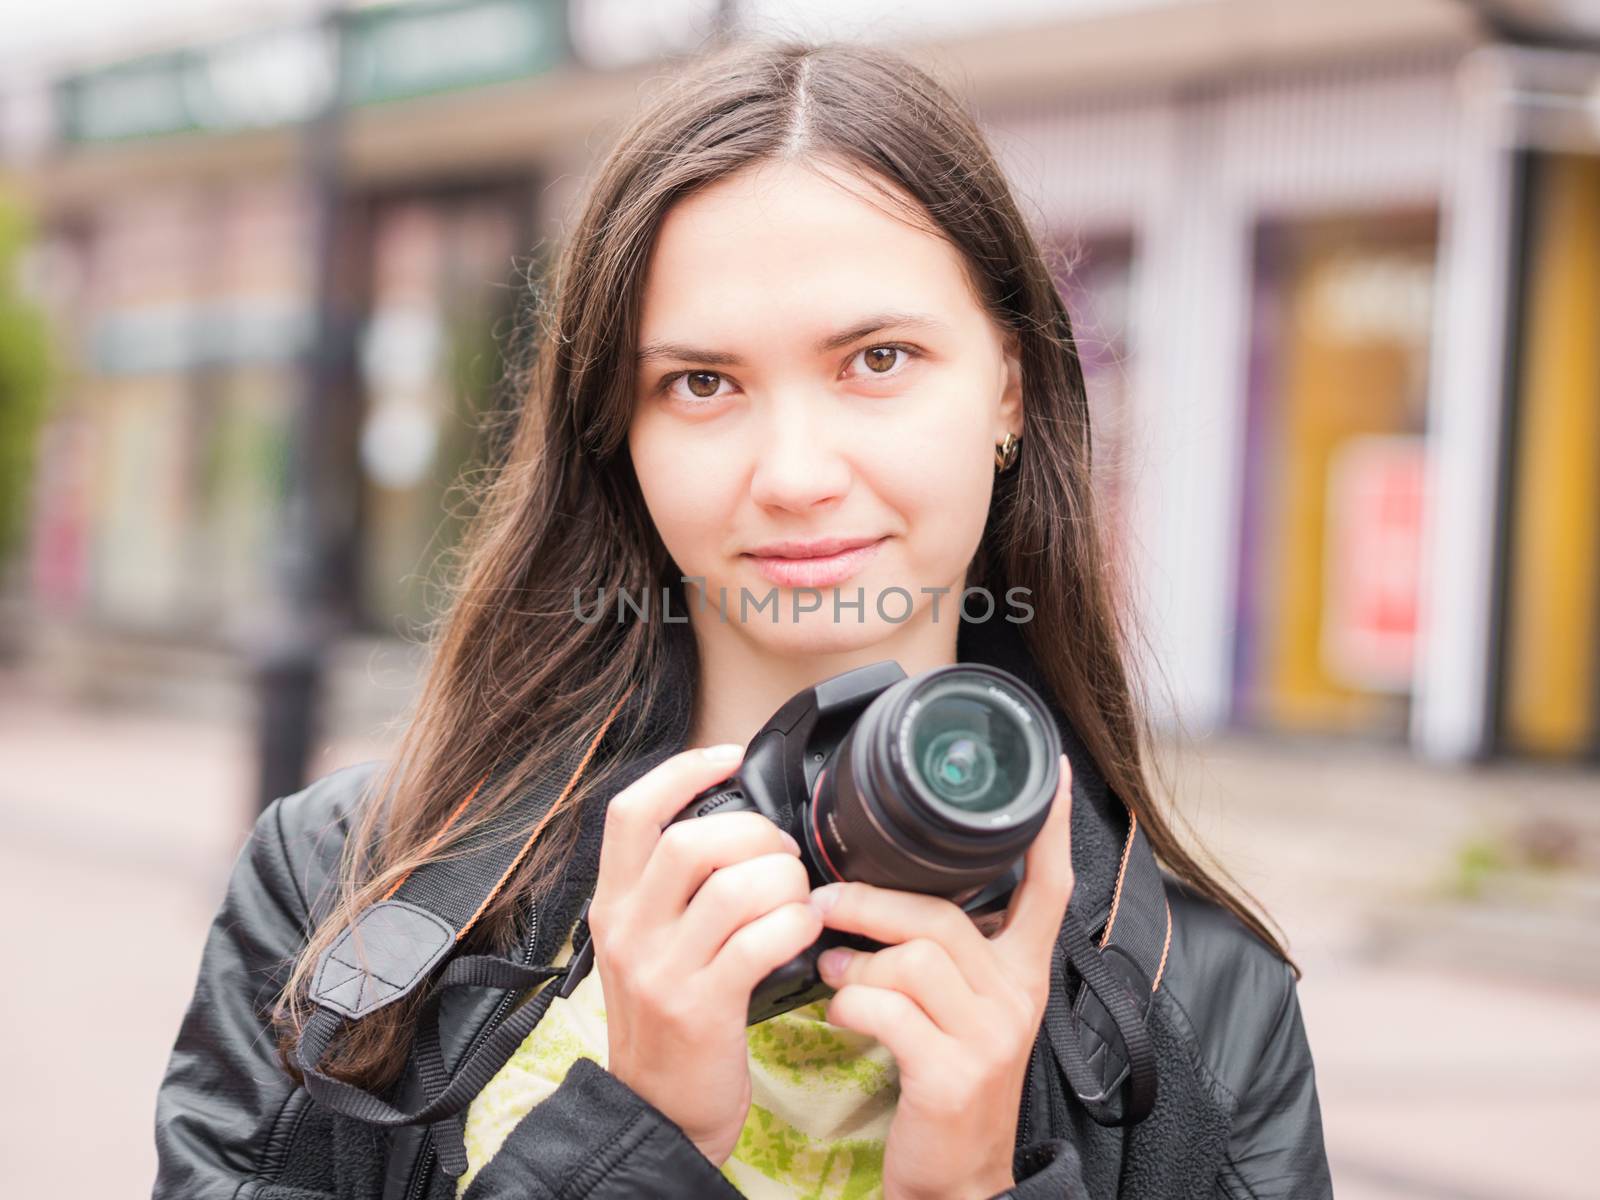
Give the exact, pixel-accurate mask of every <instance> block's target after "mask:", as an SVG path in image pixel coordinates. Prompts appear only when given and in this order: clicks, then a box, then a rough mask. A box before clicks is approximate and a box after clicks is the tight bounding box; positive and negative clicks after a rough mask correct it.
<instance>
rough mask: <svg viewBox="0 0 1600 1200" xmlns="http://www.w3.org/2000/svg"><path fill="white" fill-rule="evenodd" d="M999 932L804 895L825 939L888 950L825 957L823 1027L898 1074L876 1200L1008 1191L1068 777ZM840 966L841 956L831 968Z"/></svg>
mask: <svg viewBox="0 0 1600 1200" xmlns="http://www.w3.org/2000/svg"><path fill="white" fill-rule="evenodd" d="M1024 864H1025V865H1024V877H1023V881H1022V883H1021V884H1020V885H1018V887H1017V890H1016V893H1015V894H1014V895H1013V897H1012V900H1011V904H1010V907H1009V909H1008V911H1007V913H1006V918H1005V924H1004V925H1003V926H1002V927H1001V929H1000V931H999V932H998V933H996V934H995V935H994V937H992V938H986V937H984V935H983V934H982V933H981V932H980V931H979V930H978V927H977V926H976V925H975V924H973V921H972V918H971V917H970V916H968V915H967V914H966V913H965V912H963V911H962V910H961V908H960V907H958V906H957V905H956V904H954V903H952V902H951V901H949V900H946V899H943V898H941V897H937V896H924V895H918V894H916V893H913V892H903V891H898V890H895V889H892V888H880V887H874V886H873V885H871V884H867V883H835V884H829V885H828V886H827V887H822V888H818V889H817V890H816V891H815V892H813V893H812V901H811V902H812V904H813V905H814V906H815V907H817V908H818V909H819V910H821V911H822V920H823V924H824V925H826V926H827V927H828V928H831V929H840V930H846V931H848V932H850V933H858V934H862V935H864V936H866V937H868V938H872V939H873V940H875V941H879V942H883V943H885V948H884V949H882V950H878V951H875V952H873V953H864V952H862V951H855V950H846V949H833V950H829V951H827V952H825V953H824V954H823V956H822V962H821V963H820V966H821V969H822V977H823V981H824V982H826V983H828V984H829V985H830V986H832V987H834V988H835V989H837V990H836V992H835V994H834V996H833V999H832V1000H831V1001H829V1003H828V1010H827V1019H828V1020H829V1021H830V1022H831V1023H833V1024H835V1025H840V1026H843V1027H845V1028H847V1029H854V1030H856V1031H857V1032H859V1033H864V1034H866V1035H868V1036H870V1037H874V1038H876V1039H877V1040H878V1041H880V1042H882V1043H883V1044H884V1045H885V1046H887V1047H888V1048H889V1051H890V1053H892V1054H893V1055H894V1057H895V1061H896V1063H897V1064H898V1065H899V1068H900V1098H899V1101H898V1103H897V1105H896V1108H895V1115H894V1120H893V1122H892V1123H891V1125H890V1127H889V1140H888V1144H887V1146H885V1148H884V1159H883V1182H884V1196H885V1200H925V1198H928V1200H931V1198H934V1197H937V1198H938V1200H968V1198H971V1200H983V1198H987V1197H990V1196H994V1195H995V1194H996V1193H998V1192H1002V1191H1004V1190H1005V1189H1006V1188H1008V1187H1011V1186H1013V1184H1014V1180H1013V1178H1012V1156H1013V1152H1014V1148H1015V1145H1016V1134H1017V1117H1018V1110H1019V1107H1020V1104H1021V1099H1022V1085H1023V1082H1024V1080H1025V1079H1026V1078H1027V1071H1028V1060H1029V1057H1030V1056H1031V1054H1032V1051H1033V1043H1034V1038H1035V1036H1036V1034H1037V1033H1038V1030H1039V1025H1040V1022H1041V1021H1042V1020H1043V1017H1044V1006H1045V1001H1046V1000H1047V999H1048V997H1049V994H1050V963H1051V953H1052V947H1053V945H1054V942H1055V939H1056V935H1057V933H1058V932H1059V931H1060V928H1061V920H1062V917H1063V915H1064V914H1065V913H1066V910H1067V902H1068V900H1069V899H1070V898H1071V896H1072V885H1073V872H1072V773H1071V767H1070V765H1069V763H1068V761H1067V757H1066V755H1062V756H1061V784H1060V787H1059V788H1058V789H1057V791H1056V795H1055V798H1054V799H1053V801H1052V803H1051V806H1050V815H1049V816H1048V817H1047V818H1046V820H1045V823H1044V827H1043V828H1042V829H1040V831H1039V835H1038V837H1036V838H1035V839H1034V841H1033V844H1032V845H1031V846H1029V848H1028V851H1027V855H1026V857H1025V858H1024ZM835 956H837V957H835Z"/></svg>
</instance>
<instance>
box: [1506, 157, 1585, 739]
mask: <svg viewBox="0 0 1600 1200" xmlns="http://www.w3.org/2000/svg"><path fill="white" fill-rule="evenodd" d="M1535 179H1536V186H1535V189H1534V191H1533V194H1532V203H1533V206H1534V207H1533V210H1532V213H1531V216H1532V228H1531V238H1530V243H1531V244H1530V249H1529V255H1530V256H1529V261H1528V286H1527V290H1526V295H1527V310H1526V314H1525V322H1524V330H1525V332H1524V335H1523V356H1522V378H1521V380H1520V387H1519V390H1518V395H1517V398H1516V403H1517V416H1516V428H1517V442H1516V456H1515V463H1516V474H1515V476H1514V485H1513V508H1512V517H1511V520H1512V525H1511V546H1510V571H1511V577H1510V580H1509V588H1508V595H1509V600H1510V603H1509V607H1508V612H1507V621H1508V627H1507V631H1506V632H1507V661H1506V682H1505V687H1506V694H1505V713H1504V717H1505V723H1504V731H1505V735H1506V738H1507V740H1508V741H1509V742H1510V743H1511V744H1512V745H1513V746H1514V747H1515V748H1517V749H1522V750H1529V751H1534V752H1539V753H1550V754H1567V753H1577V752H1579V751H1582V750H1583V749H1584V748H1585V747H1586V746H1587V744H1588V743H1589V742H1590V741H1591V739H1592V738H1593V737H1594V735H1595V731H1596V714H1595V691H1596V679H1595V674H1596V670H1597V667H1600V655H1597V637H1600V159H1597V158H1579V157H1573V156H1558V157H1552V158H1549V159H1546V160H1544V161H1542V162H1541V163H1540V164H1539V169H1538V171H1537V173H1536V175H1535Z"/></svg>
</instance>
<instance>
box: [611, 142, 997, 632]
mask: <svg viewBox="0 0 1600 1200" xmlns="http://www.w3.org/2000/svg"><path fill="white" fill-rule="evenodd" d="M819 172H820V174H819ZM823 175H826V178H824V177H823ZM885 186H886V185H883V184H881V183H878V182H876V181H872V182H869V181H867V180H864V179H863V178H862V177H861V176H859V175H857V174H855V173H853V172H850V171H848V170H845V169H843V168H840V167H837V166H834V165H832V164H820V163H812V164H810V165H800V164H797V163H792V162H770V163H761V164H757V165H756V166H753V167H750V168H746V169H745V170H743V171H741V172H739V173H737V174H735V175H732V176H730V177H728V178H727V179H724V180H721V181H719V182H718V183H716V184H715V185H713V186H711V187H708V188H706V189H704V190H702V191H700V192H697V193H695V194H693V195H691V196H689V197H688V198H686V199H684V200H682V201H680V202H679V203H678V204H676V205H675V206H674V207H673V208H672V209H671V210H670V211H669V212H668V214H667V216H666V218H665V220H664V222H663V224H662V227H661V229H660V231H659V235H658V237H657V239H656V243H655V246H654V249H653V252H652V254H651V258H650V261H649V264H648V268H647V274H646V278H645V286H644V296H643V312H642V316H641V328H640V339H639V352H638V363H637V383H636V387H635V409H634V417H633V422H632V426H631V428H630V431H629V448H630V451H631V454H632V458H633V465H634V469H635V471H636V473H637V475H638V479H639V484H640V487H641V489H642V491H643V494H644V499H645V502H646V504H647V505H648V507H649V510H650V514H651V516H652V518H653V519H654V521H655V524H656V528H657V529H658V531H659V532H660V535H661V539H662V541H663V542H664V543H665V545H666V548H667V550H668V552H669V553H670V554H671V555H672V558H673V560H674V562H675V563H676V564H677V566H678V568H679V569H680V571H681V572H682V573H683V574H684V575H685V576H690V577H700V578H703V579H704V581H705V584H704V586H705V593H704V595H705V598H706V601H707V604H708V607H707V608H706V609H704V610H702V612H700V613H697V614H695V615H694V618H693V619H694V621H695V624H696V626H697V627H699V626H701V622H702V621H703V620H705V619H708V618H707V616H706V614H709V619H710V620H718V617H717V611H718V609H719V607H720V608H721V610H722V611H724V612H725V613H726V614H727V623H728V625H729V627H730V628H733V629H736V630H739V631H741V632H742V634H743V635H744V636H746V637H748V638H751V639H754V640H755V641H757V642H758V643H760V644H762V645H763V646H764V647H766V648H768V649H770V650H773V651H779V652H784V653H789V654H795V653H806V652H834V651H848V650H850V649H853V648H856V647H861V646H868V645H871V644H872V643H874V642H877V641H880V640H882V639H883V638H884V637H885V636H887V635H889V634H890V633H892V632H893V631H895V630H896V629H899V628H904V626H905V625H906V623H907V622H908V621H920V620H928V619H931V618H932V617H933V616H934V615H935V614H934V608H933V606H934V603H935V600H936V599H937V614H936V615H937V620H938V621H939V622H948V623H949V628H950V629H951V630H952V633H951V637H952V638H953V637H954V633H953V630H954V628H955V625H956V622H957V620H958V614H957V611H956V608H955V605H956V602H957V600H958V599H959V596H960V591H961V588H962V586H963V584H964V581H965V576H966V570H967V567H968V564H969V563H970V562H971V560H972V557H973V554H974V553H975V552H976V550H977V546H978V541H979V538H980V536H981V534H982V532H983V526H984V520H985V517H986V514H987V512H988V508H989V498H990V492H991V490H992V487H993V483H994V447H995V443H996V442H998V441H999V440H1000V439H1001V438H1002V437H1003V436H1004V435H1005V433H1006V432H1007V431H1010V432H1013V433H1016V434H1018V435H1019V436H1020V434H1021V430H1022V425H1021V410H1020V404H1021V379H1020V369H1019V367H1018V364H1017V361H1016V358H1015V356H1014V353H1013V351H1012V349H1011V344H1010V343H1008V342H1007V340H1006V339H1005V338H1004V337H1003V335H1002V331H1001V330H1000V328H999V327H998V326H997V325H996V323H995V322H994V321H993V320H992V319H991V318H990V316H989V315H988V314H987V312H986V311H985V310H984V309H983V307H982V306H981V304H980V302H979V300H978V297H977V296H976V295H975V294H974V292H973V290H972V286H971V284H970V282H969V280H968V278H967V275H966V272H965V270H964V269H963V266H962V260H961V257H960V255H959V252H958V251H957V250H956V249H955V248H954V247H953V246H951V245H950V244H949V243H948V242H946V241H944V240H943V239H942V238H940V237H938V236H936V235H935V234H934V233H932V232H930V228H929V225H928V222H927V218H926V217H925V216H924V215H922V214H921V213H920V212H918V211H917V210H916V209H915V207H914V202H913V201H911V200H910V199H909V198H908V197H903V196H901V195H900V194H899V193H898V192H894V193H890V192H886V191H884V190H883V189H884V187H885ZM907 206H911V207H907ZM885 208H889V209H891V210H892V212H894V213H896V214H898V215H891V212H886V211H885ZM830 540H832V541H842V542H844V543H845V544H846V545H847V546H858V547H862V548H858V549H855V550H848V549H847V550H846V551H844V552H843V553H830V550H832V549H833V548H832V547H830V546H829V545H827V544H826V543H827V542H828V541H830ZM808 558H809V559H810V560H811V561H809V562H808V561H807V559H808ZM805 588H814V589H818V590H819V591H820V595H818V594H814V593H806V592H803V591H799V592H797V590H796V589H805ZM940 588H947V589H950V590H949V592H948V593H946V594H943V595H938V596H936V594H935V590H936V589H940ZM892 589H902V590H903V593H904V594H901V593H897V592H894V591H892ZM835 590H837V596H838V600H839V603H838V604H837V605H835V603H834V597H835ZM689 598H690V602H691V605H692V606H693V605H694V604H695V596H694V594H693V592H692V591H691V592H690V593H689ZM719 598H720V600H719ZM858 598H859V599H861V600H862V604H861V605H860V606H859V607H857V606H856V601H857V599H858ZM995 603H996V605H997V606H1000V605H1003V604H1004V603H1005V600H1004V597H998V596H997V597H995ZM758 604H761V605H764V607H760V608H758V607H757V605H758ZM812 605H816V607H815V608H814V609H812V611H806V610H807V609H808V608H811V606H812ZM741 606H742V607H741ZM774 607H776V614H774ZM980 608H981V605H980V604H979V603H978V602H977V601H974V603H973V610H974V611H977V610H978V609H980ZM774 615H776V620H774Z"/></svg>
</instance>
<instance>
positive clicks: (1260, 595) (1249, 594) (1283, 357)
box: [1235, 215, 1436, 736]
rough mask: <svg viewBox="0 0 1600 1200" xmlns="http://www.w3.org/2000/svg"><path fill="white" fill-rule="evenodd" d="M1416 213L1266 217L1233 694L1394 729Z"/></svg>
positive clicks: (1412, 542) (1399, 724)
mask: <svg viewBox="0 0 1600 1200" xmlns="http://www.w3.org/2000/svg"><path fill="white" fill-rule="evenodd" d="M1435 240H1436V233H1435V228H1434V221H1433V220H1432V218H1431V217H1421V218H1408V217H1390V216H1386V215H1377V216H1374V217H1371V218H1367V219H1364V220H1358V221H1353V222H1351V221H1347V222H1339V221H1334V222H1331V223H1328V222H1309V223H1295V224H1289V225H1282V226H1267V227H1263V228H1262V229H1261V230H1259V231H1258V233H1257V237H1256V251H1255V264H1254V275H1255V291H1256V295H1255V312H1254V318H1253V328H1252V351H1251V361H1250V375H1249V383H1248V399H1247V406H1248V418H1247V427H1246V431H1245V464H1244V471H1245V477H1244V495H1243V503H1242V505H1241V514H1242V517H1243V531H1242V534H1241V553H1240V558H1239V591H1238V595H1239V606H1240V622H1239V634H1238V639H1237V641H1236V642H1235V654H1236V656H1237V659H1236V661H1237V666H1236V671H1237V674H1236V677H1235V686H1236V688H1237V689H1238V690H1237V697H1236V703H1237V705H1238V710H1239V711H1240V713H1241V714H1242V715H1244V716H1245V717H1246V718H1247V719H1249V720H1251V721H1253V722H1262V723H1271V724H1275V725H1279V726H1283V727H1287V728H1296V729H1308V728H1309V729H1318V728H1323V729H1327V728H1334V729H1354V730H1358V731H1359V730H1363V729H1366V730H1372V731H1383V732H1387V733H1389V734H1390V735H1395V736H1398V735H1400V734H1403V732H1404V730H1405V727H1406V721H1407V718H1408V716H1409V714H1408V711H1407V706H1408V702H1409V698H1410V692H1411V685H1412V672H1413V655H1414V648H1415V641H1416V637H1417V604H1416V589H1417V586H1418V555H1419V553H1420V539H1421V517H1422V489H1423V479H1424V455H1423V439H1424V437H1425V430H1424V426H1425V411H1426V407H1427V394H1428V351H1429V346H1430V329H1431V325H1432V320H1433V304H1432V291H1433V276H1434V250H1433V247H1434V244H1435Z"/></svg>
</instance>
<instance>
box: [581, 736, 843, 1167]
mask: <svg viewBox="0 0 1600 1200" xmlns="http://www.w3.org/2000/svg"><path fill="white" fill-rule="evenodd" d="M717 751H723V752H724V753H723V756H721V757H718V756H717ZM742 753H743V751H742V749H741V748H740V747H738V746H726V747H711V748H709V749H703V750H686V751H684V752H683V753H681V754H677V755H674V756H673V757H672V758H669V759H667V760H666V761H665V762H663V763H661V764H660V765H659V766H657V767H655V768H654V769H653V770H651V771H650V772H649V773H648V774H646V775H643V776H641V777H640V778H639V779H638V780H637V781H635V782H634V783H633V784H631V785H629V786H628V787H627V788H624V789H623V790H622V791H621V792H618V793H617V795H616V796H615V797H614V798H613V799H612V801H611V804H610V807H609V808H608V809H607V811H606V821H605V832H604V835H603V839H602V842H601V847H600V868H599V878H598V880H597V882H596V885H595V893H594V898H593V899H592V900H591V901H590V904H589V917H588V922H589V935H590V937H591V939H592V940H593V943H594V964H595V969H596V970H598V971H599V972H600V986H601V988H602V989H603V991H604V992H605V1008H606V1029H607V1035H608V1043H609V1055H608V1063H607V1066H608V1069H609V1070H610V1071H611V1073H612V1074H613V1075H615V1076H616V1077H617V1078H618V1079H620V1080H622V1082H624V1083H626V1084H627V1085H628V1086H629V1087H631V1088H632V1089H633V1090H634V1091H635V1092H637V1093H638V1094H639V1095H640V1096H642V1097H644V1098H645V1099H646V1100H648V1101H649V1102H650V1103H651V1104H653V1105H654V1106H655V1107H656V1108H657V1109H659V1110H660V1111H661V1112H662V1113H664V1114H665V1115H666V1116H668V1117H670V1118H671V1119H672V1120H673V1121H674V1122H675V1123H676V1124H677V1125H678V1127H679V1128H680V1129H682V1130H683V1132H684V1134H685V1135H686V1136H687V1137H688V1138H689V1140H690V1141H692V1142H694V1144H695V1145H696V1146H698V1147H699V1148H700V1151H701V1153H702V1154H704V1155H705V1156H706V1157H707V1158H708V1159H710V1160H711V1162H712V1163H714V1164H715V1165H717V1166H721V1165H722V1164H723V1163H724V1162H725V1161H726V1160H727V1158H728V1156H729V1155H730V1154H731V1153H733V1147H734V1145H735V1143H736V1142H737V1141H738V1140H739V1131H740V1129H741V1128H742V1127H743V1126H744V1121H745V1116H746V1114H747V1113H748V1112H749V1109H750V1070H749V1062H748V1058H747V1042H746V1040H745V1036H746V1035H745V1029H746V1026H745V1020H746V1016H747V1013H748V1010H749V1004H750V993H751V992H752V991H753V990H754V988H755V985H756V984H757V983H759V982H760V981H761V980H762V978H763V977H765V976H766V974H767V973H768V972H769V971H771V970H772V969H773V968H774V967H778V966H781V965H782V964H783V963H785V962H787V961H788V960H789V959H791V958H793V957H794V956H795V955H796V954H798V953H800V952H801V951H802V950H804V949H805V948H806V947H808V946H810V945H811V944H812V943H813V942H815V941H816V940H817V937H818V936H819V935H820V934H821V933H822V918H821V917H820V916H819V915H818V914H817V912H816V911H815V910H814V909H813V908H812V907H811V906H810V905H809V904H808V903H807V899H808V898H809V896H810V894H811V883H810V880H809V879H808V878H807V875H806V869H805V865H804V864H803V863H802V862H801V861H800V848H799V846H798V845H796V844H795V841H794V839H793V838H791V837H790V836H789V835H788V834H787V833H785V832H784V831H783V830H781V829H779V828H778V826H777V825H776V824H774V823H773V822H772V821H770V820H768V819H767V818H766V817H764V816H762V815H761V814H760V813H755V812H732V813H713V814H711V815H710V816H705V817H696V818H694V819H693V820H689V821H681V822H679V823H677V824H674V825H667V826H666V828H665V830H663V828H662V826H663V825H666V823H667V822H668V821H670V820H671V819H672V818H673V817H674V816H676V815H677V814H678V813H679V812H680V811H681V810H682V809H683V808H684V806H685V805H687V804H688V803H689V801H690V800H691V799H692V798H693V797H694V795H695V794H696V793H697V792H699V791H701V790H702V789H704V788H707V787H710V786H711V785H712V784H714V783H718V782H720V781H721V780H723V779H725V778H727V776H728V775H730V774H731V773H732V772H733V769H734V768H735V767H736V766H737V765H738V762H739V759H740V757H741V756H742Z"/></svg>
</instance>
